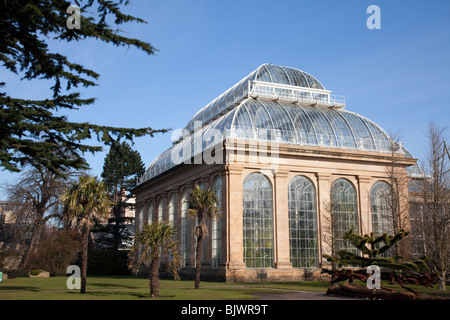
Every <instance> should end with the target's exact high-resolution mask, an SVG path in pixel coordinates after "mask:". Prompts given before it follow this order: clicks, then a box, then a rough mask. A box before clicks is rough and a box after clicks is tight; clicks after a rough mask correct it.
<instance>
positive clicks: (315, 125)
mask: <svg viewBox="0 0 450 320" xmlns="http://www.w3.org/2000/svg"><path fill="white" fill-rule="evenodd" d="M227 138H234V139H247V140H254V141H255V140H256V141H269V142H277V143H287V144H295V145H305V146H319V147H328V148H341V149H353V150H366V151H375V152H390V151H389V150H390V138H389V136H388V134H387V133H386V132H385V131H384V130H383V129H382V128H380V127H379V126H378V125H377V124H375V123H374V122H372V121H371V120H369V119H367V118H365V117H362V116H360V115H358V114H356V113H353V112H350V111H346V110H335V109H331V108H317V107H313V106H301V105H297V104H289V103H281V102H276V101H264V100H255V99H247V100H245V101H244V102H243V103H241V104H240V105H239V106H238V107H236V108H235V109H233V110H231V111H230V112H228V113H227V114H225V115H223V116H221V117H220V118H218V119H216V120H215V121H213V122H211V123H210V124H208V125H206V126H204V127H203V128H202V129H201V130H196V132H195V133H194V134H193V135H190V136H189V137H187V138H184V139H183V140H182V141H181V142H179V143H178V144H176V145H175V146H173V147H172V148H170V149H168V150H166V151H165V152H163V153H162V154H161V155H160V156H159V157H158V158H156V159H155V160H154V161H153V163H152V164H151V165H150V166H149V168H148V169H147V171H146V173H145V175H144V177H143V178H144V180H147V179H151V178H153V177H155V176H157V175H159V174H160V173H162V172H164V171H166V170H168V169H170V168H172V167H174V166H176V165H177V164H179V163H182V162H183V161H184V160H188V159H190V158H191V157H193V156H194V155H195V154H200V153H201V152H203V151H204V150H206V149H207V148H209V147H212V146H213V145H215V144H217V143H220V142H222V141H223V140H225V139H227Z"/></svg>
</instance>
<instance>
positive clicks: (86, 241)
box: [80, 226, 89, 293]
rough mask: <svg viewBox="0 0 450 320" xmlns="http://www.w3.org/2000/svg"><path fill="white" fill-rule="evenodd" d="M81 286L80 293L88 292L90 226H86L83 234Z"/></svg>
mask: <svg viewBox="0 0 450 320" xmlns="http://www.w3.org/2000/svg"><path fill="white" fill-rule="evenodd" d="M81 237H82V240H81V246H82V248H81V288H80V293H85V292H86V278H87V260H88V245H89V226H84V227H83V230H82V234H81Z"/></svg>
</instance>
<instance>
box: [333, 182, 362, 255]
mask: <svg viewBox="0 0 450 320" xmlns="http://www.w3.org/2000/svg"><path fill="white" fill-rule="evenodd" d="M331 208H332V209H331V211H332V228H333V233H334V234H333V238H334V239H336V240H335V242H334V247H335V252H337V251H339V250H346V251H349V252H355V253H357V251H358V250H357V249H356V248H355V247H354V246H353V245H352V243H351V242H350V240H344V239H343V237H344V233H346V232H347V231H349V230H350V229H353V231H354V232H356V233H358V200H357V196H356V189H355V187H354V186H353V184H352V183H351V182H350V181H348V180H347V179H343V178H340V179H337V180H336V181H334V182H333V184H332V186H331Z"/></svg>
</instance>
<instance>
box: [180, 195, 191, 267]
mask: <svg viewBox="0 0 450 320" xmlns="http://www.w3.org/2000/svg"><path fill="white" fill-rule="evenodd" d="M188 210H189V190H188V189H185V190H184V191H183V193H182V195H181V215H180V227H181V235H180V255H181V266H182V267H185V266H186V261H187V259H188V258H189V257H188V227H187V223H188V221H187V213H188Z"/></svg>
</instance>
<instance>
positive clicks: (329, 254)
mask: <svg viewBox="0 0 450 320" xmlns="http://www.w3.org/2000/svg"><path fill="white" fill-rule="evenodd" d="M335 207H336V205H335V204H334V202H333V201H324V203H323V208H324V213H325V214H323V215H322V216H321V220H322V232H321V233H322V241H323V245H322V248H323V249H322V250H323V257H324V258H326V259H327V261H328V262H330V264H331V281H334V279H333V277H334V274H335V271H336V260H335V259H334V258H333V257H336V256H337V251H338V250H339V248H338V245H337V241H338V240H339V239H342V237H343V235H342V234H339V233H338V232H337V230H338V222H339V221H338V214H337V213H336V210H335Z"/></svg>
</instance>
